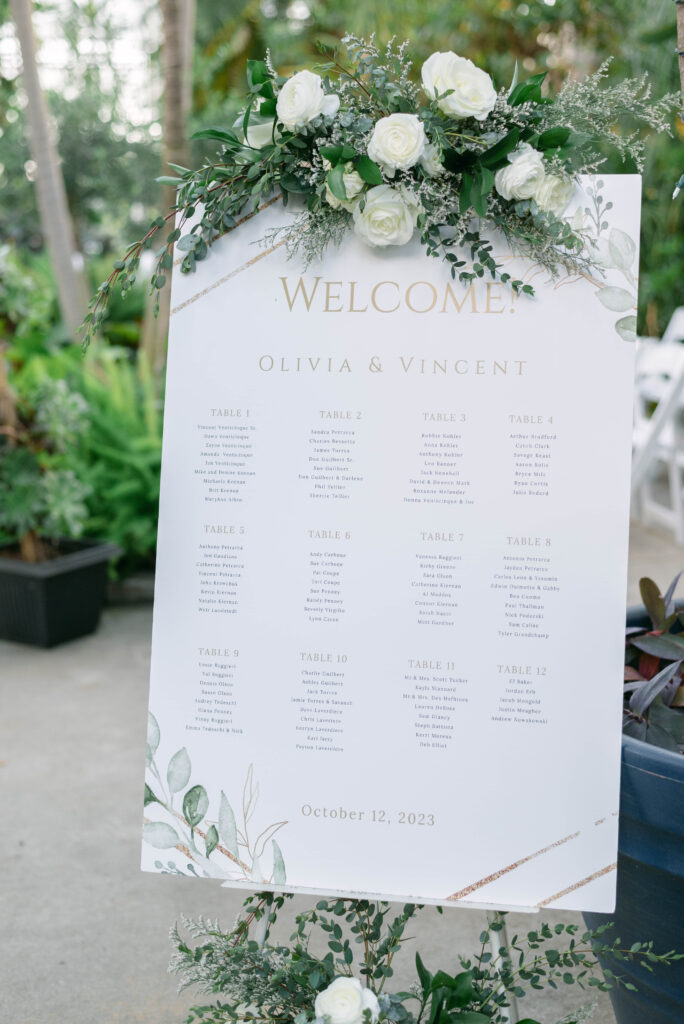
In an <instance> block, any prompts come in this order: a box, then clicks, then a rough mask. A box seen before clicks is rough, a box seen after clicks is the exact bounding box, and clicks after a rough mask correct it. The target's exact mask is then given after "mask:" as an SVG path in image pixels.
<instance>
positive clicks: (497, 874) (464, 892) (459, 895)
mask: <svg viewBox="0 0 684 1024" xmlns="http://www.w3.org/2000/svg"><path fill="white" fill-rule="evenodd" d="M579 835H580V833H579V832H573V833H572V835H569V836H565V837H564V838H563V839H557V840H556V842H555V843H551V844H550V845H549V846H545V847H544V848H543V849H541V850H536V851H535V852H534V853H530V854H528V855H527V857H522V858H521V859H520V860H516V861H515V863H514V864H509V865H508V867H505V868H500V869H499V871H494V872H493V874H491V875H487V877H486V878H481V879H480V880H479V881H478V882H473V883H472V885H468V886H466V888H465V889H461V890H460V891H459V892H455V893H453V894H452V895H451V896H447V899H448V900H463V899H465V898H466V896H469V895H470V894H471V892H475V890H476V889H481V888H482V887H483V886H485V885H489V883H490V882H495V881H496V880H497V879H498V878H501V877H502V875H507V874H508V873H509V872H510V871H515V870H516V869H517V868H519V867H521V866H522V865H523V864H528V863H529V862H530V861H531V860H534V859H535V857H541V856H543V854H545V853H549V852H550V851H551V850H555V849H557V848H558V847H559V846H563V845H564V844H565V843H569V842H570V841H571V840H572V839H577V837H578V836H579Z"/></svg>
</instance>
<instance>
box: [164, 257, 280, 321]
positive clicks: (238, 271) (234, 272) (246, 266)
mask: <svg viewBox="0 0 684 1024" xmlns="http://www.w3.org/2000/svg"><path fill="white" fill-rule="evenodd" d="M286 241H287V239H285V238H283V239H282V240H281V241H280V242H276V244H275V245H272V246H271V248H270V249H266V250H265V251H264V252H260V253H259V255H258V256H253V257H252V259H251V260H248V261H247V262H246V263H243V264H242V266H241V267H236V269H235V270H231V271H230V273H229V274H225V275H224V276H223V277H221V278H219V280H218V281H214V283H213V284H210V285H209V287H208V288H205V289H204V290H203V291H201V292H197V294H196V295H193V296H191V298H189V299H186V300H185V302H181V303H180V305H178V306H174V308H173V309H172V310H171V313H170V316H173V315H174V313H180V311H181V309H185V307H186V306H190V305H191V304H192V303H193V302H197V300H198V299H201V298H204V296H205V295H208V294H209V292H213V290H214V288H219V287H220V286H221V285H222V284H225V283H226V281H230V279H231V277H235V276H236V275H237V274H241V273H242V271H243V270H248V269H249V268H250V267H253V266H254V264H255V263H258V262H259V260H263V259H264V258H265V257H266V256H270V255H271V253H273V252H275V251H276V249H280V247H281V245H285V242H286Z"/></svg>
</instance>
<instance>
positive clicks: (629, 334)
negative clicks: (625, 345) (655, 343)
mask: <svg viewBox="0 0 684 1024" xmlns="http://www.w3.org/2000/svg"><path fill="white" fill-rule="evenodd" d="M636 329H637V318H636V317H635V316H623V317H621V319H620V320H618V322H617V323H616V324H615V330H616V331H617V332H618V334H619V335H620V337H621V338H622V340H623V341H636V340H637V333H636Z"/></svg>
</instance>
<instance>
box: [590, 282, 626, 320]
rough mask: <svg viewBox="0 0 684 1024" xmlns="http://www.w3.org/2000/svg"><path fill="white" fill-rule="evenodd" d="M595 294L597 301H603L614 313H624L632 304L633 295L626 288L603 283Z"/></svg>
mask: <svg viewBox="0 0 684 1024" xmlns="http://www.w3.org/2000/svg"><path fill="white" fill-rule="evenodd" d="M596 295H597V298H598V300H599V302H601V303H603V305H604V306H605V307H606V309H612V310H613V312H614V313H624V312H626V311H627V310H628V309H632V307H633V306H634V296H633V295H632V294H631V293H630V292H628V291H627V290H626V288H617V287H615V285H605V287H603V288H600V289H599V291H598V292H597V293H596Z"/></svg>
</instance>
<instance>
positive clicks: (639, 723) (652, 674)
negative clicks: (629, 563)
mask: <svg viewBox="0 0 684 1024" xmlns="http://www.w3.org/2000/svg"><path fill="white" fill-rule="evenodd" d="M681 575H682V574H681V572H679V573H677V575H676V576H675V578H674V579H673V580H672V582H671V583H670V585H669V587H668V588H667V590H666V591H665V593H664V594H661V593H660V589H659V587H658V585H657V584H656V583H654V582H653V580H651V579H648V577H644V578H643V579H641V580H639V590H640V592H641V599H642V601H643V602H644V607H645V608H646V612H647V616H648V618H650V620H651V625H650V628H649V627H648V626H646V625H635V626H630V627H629V628H628V629H627V638H626V640H627V646H626V652H625V700H624V712H623V726H622V731H623V732H624V733H625V734H626V735H627V736H634V737H635V738H636V739H639V740H643V741H644V742H645V743H652V744H653V745H654V746H656V747H663V748H664V749H665V750H672V751H674V752H675V753H678V754H684V632H683V629H684V612H683V611H682V610H681V604H680V605H679V606H678V605H677V604H676V603H675V591H676V589H677V584H678V583H679V580H680V577H681Z"/></svg>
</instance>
